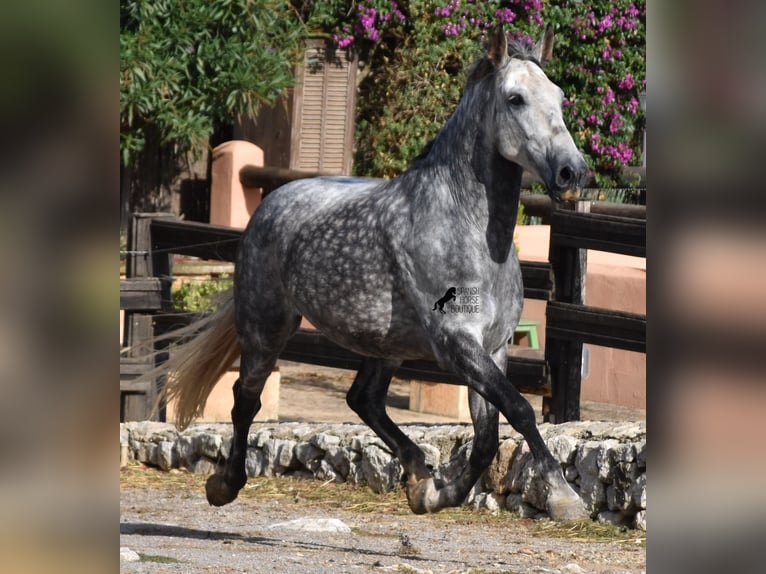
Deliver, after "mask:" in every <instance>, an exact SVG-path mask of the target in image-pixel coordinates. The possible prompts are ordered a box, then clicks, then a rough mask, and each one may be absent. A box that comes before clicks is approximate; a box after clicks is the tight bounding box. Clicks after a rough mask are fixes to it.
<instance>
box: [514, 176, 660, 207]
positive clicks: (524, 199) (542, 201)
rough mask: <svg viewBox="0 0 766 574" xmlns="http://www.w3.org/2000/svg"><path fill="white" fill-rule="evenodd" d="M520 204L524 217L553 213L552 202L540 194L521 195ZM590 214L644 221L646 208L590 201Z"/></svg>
mask: <svg viewBox="0 0 766 574" xmlns="http://www.w3.org/2000/svg"><path fill="white" fill-rule="evenodd" d="M525 175H526V172H525ZM521 204H522V205H523V206H524V214H525V215H531V216H536V217H549V216H550V215H551V213H552V211H553V201H552V200H551V198H550V196H548V195H544V194H542V193H522V194H521ZM590 212H591V213H594V214H603V215H615V216H619V217H629V218H632V219H646V206H645V205H634V204H630V203H615V202H612V201H595V200H592V201H591V202H590Z"/></svg>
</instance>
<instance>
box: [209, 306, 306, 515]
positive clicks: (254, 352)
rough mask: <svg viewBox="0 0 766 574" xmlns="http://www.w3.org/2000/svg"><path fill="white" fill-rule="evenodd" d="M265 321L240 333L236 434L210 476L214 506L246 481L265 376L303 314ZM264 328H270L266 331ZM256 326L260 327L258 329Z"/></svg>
mask: <svg viewBox="0 0 766 574" xmlns="http://www.w3.org/2000/svg"><path fill="white" fill-rule="evenodd" d="M263 323H264V325H261V326H251V327H252V329H253V330H249V331H248V332H247V335H246V336H244V337H243V336H240V342H241V344H242V356H241V358H240V363H239V379H237V382H236V383H235V384H234V389H233V391H234V407H233V408H232V409H231V420H232V423H233V427H234V434H233V436H232V441H231V449H230V451H229V456H228V458H227V459H226V463H225V465H224V468H223V471H222V472H217V473H216V474H214V475H212V476H211V477H210V478H208V480H207V484H206V485H205V491H206V494H207V500H208V502H209V503H210V504H212V505H213V506H222V505H224V504H228V503H229V502H231V501H232V500H234V499H235V498H236V497H237V494H238V493H239V491H240V490H241V489H242V487H243V486H245V483H246V482H247V472H246V471H245V457H246V454H247V435H248V432H249V430H250V425H251V424H252V422H253V419H254V418H255V415H256V414H257V413H258V411H259V410H260V408H261V392H262V391H263V387H264V386H265V384H266V379H267V378H268V377H269V375H270V374H271V372H272V370H273V369H274V365H275V364H276V362H277V358H278V357H279V353H280V352H281V351H282V348H283V347H284V345H285V343H286V342H287V339H289V338H290V336H291V335H292V334H293V333H294V332H295V329H296V328H297V327H298V324H299V323H300V316H293V317H291V318H290V319H287V320H285V321H284V322H280V323H277V325H276V329H275V328H274V327H275V325H274V324H273V323H270V322H269V321H266V320H264V321H263ZM264 328H266V329H269V328H270V329H271V330H270V331H269V332H264V330H263V329H264ZM256 329H257V331H256Z"/></svg>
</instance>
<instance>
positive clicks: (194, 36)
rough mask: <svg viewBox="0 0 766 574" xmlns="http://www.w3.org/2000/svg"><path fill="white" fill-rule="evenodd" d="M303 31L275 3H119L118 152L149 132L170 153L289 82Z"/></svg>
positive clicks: (130, 151)
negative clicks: (171, 145)
mask: <svg viewBox="0 0 766 574" xmlns="http://www.w3.org/2000/svg"><path fill="white" fill-rule="evenodd" d="M304 36H305V29H304V27H303V25H302V23H301V21H300V19H299V18H298V17H297V15H296V14H295V12H294V11H293V10H291V9H290V6H289V4H288V3H286V2H281V1H279V0H183V1H181V0H153V1H140V0H120V151H121V155H122V161H123V163H124V164H125V165H128V164H129V163H130V162H131V161H132V159H133V158H134V157H135V155H136V154H137V153H138V152H139V151H141V149H143V147H144V144H145V143H146V139H147V136H148V134H149V133H155V132H156V133H159V135H160V138H161V140H162V142H163V143H169V142H173V143H174V144H175V145H176V152H177V153H179V154H180V153H182V152H183V151H185V150H188V149H192V148H193V147H194V146H196V145H199V144H200V143H202V142H206V140H207V138H208V137H209V136H210V134H211V133H212V132H213V129H214V125H215V124H216V123H217V122H218V123H222V124H230V123H232V121H233V119H234V118H236V117H237V116H239V115H242V114H248V115H252V114H254V113H255V111H256V110H257V108H258V106H259V104H260V103H262V102H273V101H274V100H275V99H276V98H277V97H278V96H279V94H280V93H281V92H282V90H283V89H284V88H286V87H288V86H290V85H292V84H293V83H294V77H293V63H294V62H295V61H297V58H298V57H299V54H300V46H301V41H302V40H303V38H304Z"/></svg>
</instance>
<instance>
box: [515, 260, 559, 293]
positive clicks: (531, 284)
mask: <svg viewBox="0 0 766 574" xmlns="http://www.w3.org/2000/svg"><path fill="white" fill-rule="evenodd" d="M520 263H521V277H522V280H523V283H524V297H525V298H527V299H542V300H544V301H547V300H548V299H550V295H551V290H552V289H553V271H552V270H551V264H550V263H548V262H547V261H539V262H538V261H521V262H520Z"/></svg>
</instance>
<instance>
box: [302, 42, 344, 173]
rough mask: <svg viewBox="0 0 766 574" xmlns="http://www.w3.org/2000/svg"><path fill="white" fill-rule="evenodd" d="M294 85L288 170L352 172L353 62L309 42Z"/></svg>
mask: <svg viewBox="0 0 766 574" xmlns="http://www.w3.org/2000/svg"><path fill="white" fill-rule="evenodd" d="M298 82H299V85H298V86H296V89H295V100H294V102H295V106H294V108H293V130H292V133H293V143H292V145H291V151H292V153H291V158H290V167H291V168H293V169H300V170H307V171H326V172H330V173H338V174H349V173H351V164H352V150H353V141H354V139H353V138H354V111H355V107H356V61H354V60H349V59H348V58H347V56H346V54H345V53H342V52H336V51H335V50H334V49H332V47H331V45H329V44H328V43H326V42H324V41H317V40H314V41H310V42H309V44H308V45H307V47H306V54H305V56H304V61H303V66H301V68H300V69H299V70H298Z"/></svg>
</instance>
